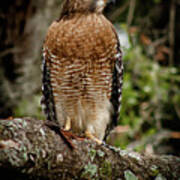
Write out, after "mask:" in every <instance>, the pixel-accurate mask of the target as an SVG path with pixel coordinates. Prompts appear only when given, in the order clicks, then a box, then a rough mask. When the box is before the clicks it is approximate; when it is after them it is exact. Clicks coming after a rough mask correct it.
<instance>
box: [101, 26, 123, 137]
mask: <svg viewBox="0 0 180 180" xmlns="http://www.w3.org/2000/svg"><path fill="white" fill-rule="evenodd" d="M112 28H113V31H114V33H115V34H116V38H117V54H116V55H115V64H114V69H113V78H112V91H111V99H110V101H111V103H112V105H113V110H114V112H113V114H112V119H111V122H110V124H109V125H108V126H107V128H106V133H105V137H104V140H106V138H107V136H108V135H109V133H110V131H111V130H112V129H113V128H114V127H115V126H117V124H118V119H119V114H120V107H121V98H122V97H121V95H122V84H123V63H122V51H121V49H120V42H119V38H118V35H117V33H116V31H115V29H114V27H112Z"/></svg>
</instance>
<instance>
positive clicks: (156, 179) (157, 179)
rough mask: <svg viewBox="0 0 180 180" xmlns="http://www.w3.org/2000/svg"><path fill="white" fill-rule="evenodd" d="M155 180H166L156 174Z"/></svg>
mask: <svg viewBox="0 0 180 180" xmlns="http://www.w3.org/2000/svg"><path fill="white" fill-rule="evenodd" d="M155 180H166V178H165V177H164V176H163V175H162V174H158V175H157V177H156V178H155Z"/></svg>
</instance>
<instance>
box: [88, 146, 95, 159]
mask: <svg viewBox="0 0 180 180" xmlns="http://www.w3.org/2000/svg"><path fill="white" fill-rule="evenodd" d="M89 155H90V159H91V161H93V160H94V158H95V157H96V150H95V149H91V150H90V151H89Z"/></svg>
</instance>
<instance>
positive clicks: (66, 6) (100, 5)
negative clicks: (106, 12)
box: [62, 0, 114, 15]
mask: <svg viewBox="0 0 180 180" xmlns="http://www.w3.org/2000/svg"><path fill="white" fill-rule="evenodd" d="M110 1H114V0H64V3H63V7H62V15H68V14H72V13H77V12H78V13H88V12H96V13H102V11H103V9H104V7H105V6H106V3H107V2H110Z"/></svg>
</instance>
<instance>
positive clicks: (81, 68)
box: [42, 0, 123, 143]
mask: <svg viewBox="0 0 180 180" xmlns="http://www.w3.org/2000/svg"><path fill="white" fill-rule="evenodd" d="M106 1H107V0H64V2H63V5H62V11H61V15H60V18H59V19H58V20H57V21H54V22H53V23H52V25H51V26H50V27H49V29H48V32H47V35H46V38H45V42H44V45H43V87H42V91H43V103H44V105H45V109H44V110H45V114H46V115H47V119H48V120H50V121H54V122H56V123H58V125H59V127H60V128H61V129H62V130H65V131H70V132H72V133H73V134H76V135H78V136H85V137H88V138H90V139H93V140H95V141H96V142H98V143H101V142H102V140H104V139H105V138H106V137H107V135H108V134H109V132H110V130H111V129H112V128H113V127H114V126H115V125H117V120H118V117H119V111H120V103H121V92H122V78H123V65H122V53H121V50H120V43H119V40H118V36H117V34H116V31H115V29H114V27H113V25H112V24H111V22H110V21H109V20H107V19H106V18H105V16H104V15H103V13H102V12H103V9H104V7H105V6H106V3H107V2H106Z"/></svg>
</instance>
